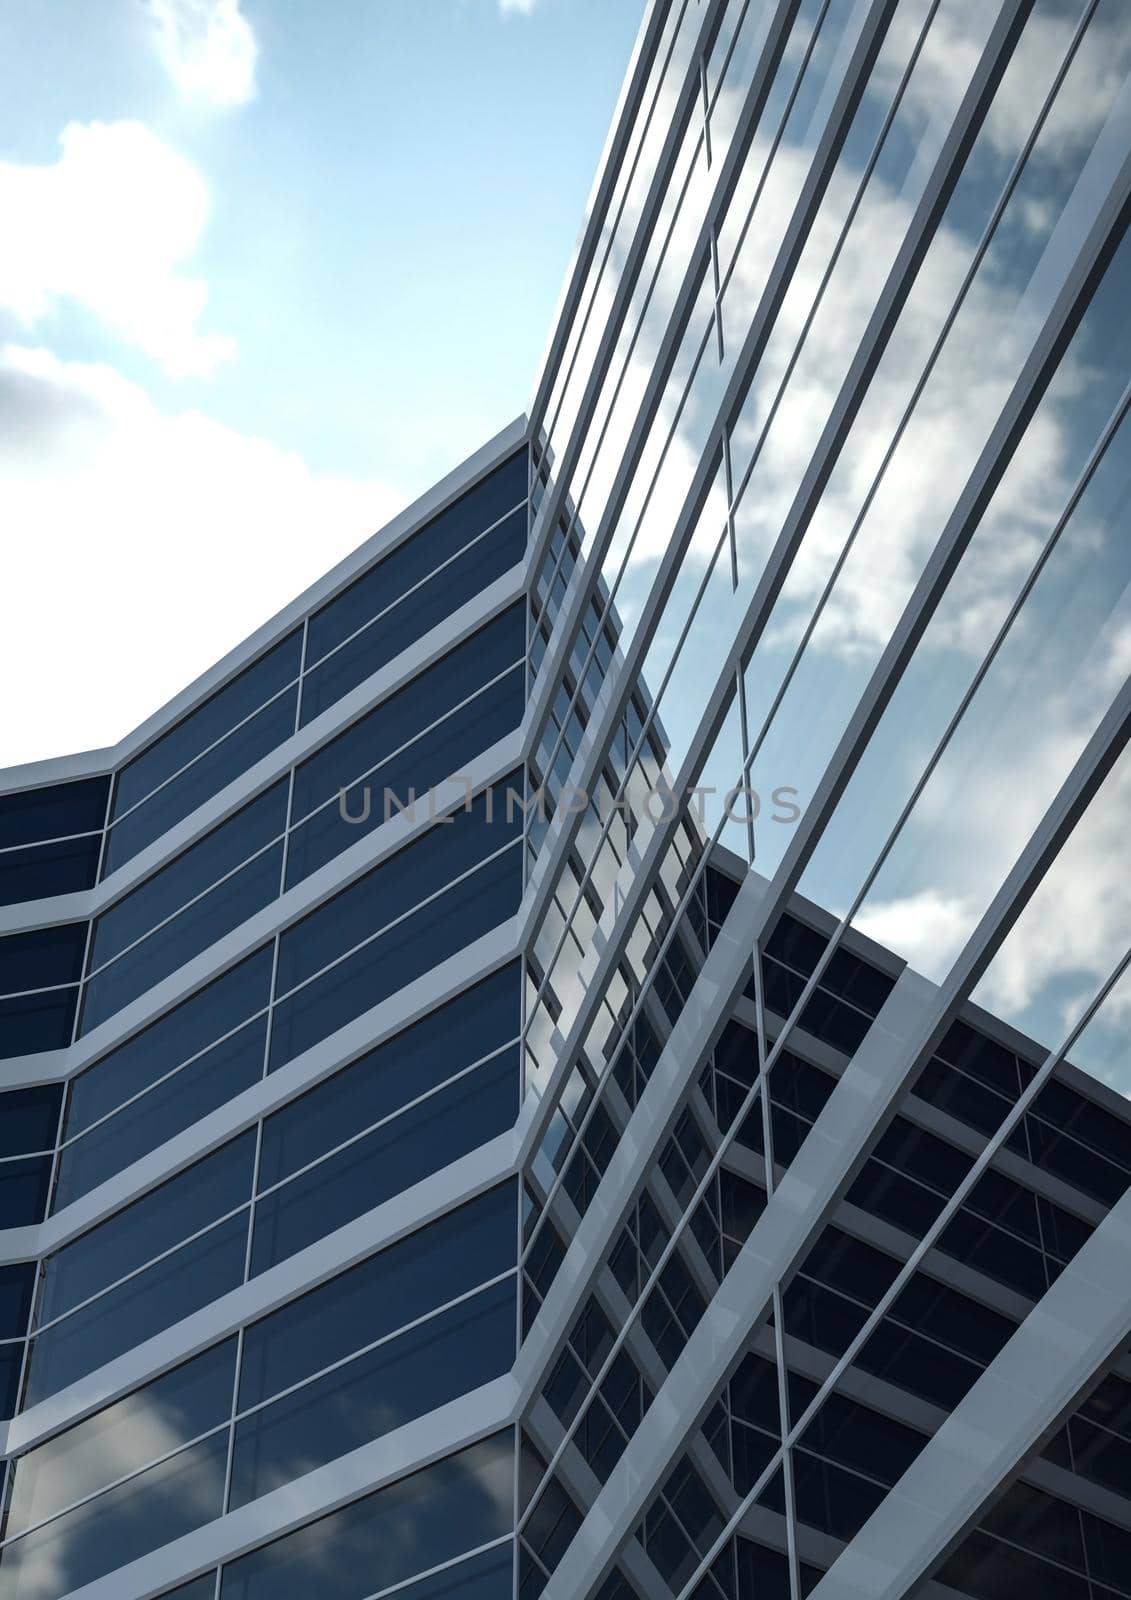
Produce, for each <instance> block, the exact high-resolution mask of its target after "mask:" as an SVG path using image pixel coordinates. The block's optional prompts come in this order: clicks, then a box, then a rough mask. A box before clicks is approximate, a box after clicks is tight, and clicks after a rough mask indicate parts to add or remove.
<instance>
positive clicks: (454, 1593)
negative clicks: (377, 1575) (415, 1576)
mask: <svg viewBox="0 0 1131 1600" xmlns="http://www.w3.org/2000/svg"><path fill="white" fill-rule="evenodd" d="M513 1559H514V1558H513V1556H512V1554H511V1546H510V1544H509V1542H508V1543H507V1544H505V1545H501V1546H500V1547H499V1548H498V1549H496V1550H484V1551H483V1552H482V1554H481V1555H477V1556H472V1557H471V1560H470V1561H461V1562H460V1563H459V1564H458V1566H454V1567H446V1568H445V1569H444V1571H443V1572H437V1573H435V1574H434V1575H433V1576H432V1577H431V1578H421V1580H420V1582H419V1583H413V1584H410V1585H409V1587H408V1588H407V1589H399V1590H398V1591H397V1600H511V1563H512V1561H513Z"/></svg>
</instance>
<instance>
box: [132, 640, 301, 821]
mask: <svg viewBox="0 0 1131 1600" xmlns="http://www.w3.org/2000/svg"><path fill="white" fill-rule="evenodd" d="M301 652H302V629H301V628H296V629H295V631H294V632H293V633H290V634H288V635H287V637H286V638H285V639H284V640H282V642H281V643H280V644H277V645H276V646H275V647H274V649H272V650H269V651H268V652H267V654H266V655H264V656H260V658H259V660H258V661H256V662H255V663H254V664H253V665H252V666H250V667H248V668H247V669H246V670H245V671H243V672H241V673H240V675H239V676H238V677H237V678H233V679H232V681H231V683H229V684H227V685H226V686H225V687H224V688H223V689H220V690H218V691H217V693H216V694H214V695H213V696H212V698H211V699H210V700H206V701H205V703H204V704H203V705H202V706H199V707H198V708H197V709H196V710H195V711H192V712H190V713H189V715H188V716H187V717H185V718H184V719H183V720H182V721H181V722H178V723H177V725H176V727H175V728H171V729H170V730H169V732H168V733H166V734H163V735H162V737H161V738H160V739H158V740H156V741H155V742H154V743H153V744H151V745H150V746H149V748H148V749H147V750H143V751H142V753H141V755H139V756H135V757H134V759H133V760H132V761H130V762H127V764H126V765H125V766H124V767H123V768H122V770H121V772H120V773H119V774H118V785H117V789H116V791H115V794H114V816H115V817H120V816H121V814H122V812H123V811H127V810H128V809H129V808H130V806H132V805H134V804H136V802H137V801H138V800H140V799H141V798H142V797H143V796H144V795H147V794H148V793H149V792H150V790H151V789H155V788H156V787H157V785H158V784H159V783H163V782H164V781H165V779H166V778H170V777H172V775H173V773H175V772H177V771H179V770H180V768H181V767H183V766H184V765H185V763H186V762H188V761H191V760H192V759H193V758H194V757H195V756H198V755H200V754H201V752H202V751H204V750H206V749H207V748H208V747H209V746H210V745H212V744H214V743H215V742H216V740H217V739H219V738H221V736H222V735H223V734H226V733H228V732H229V731H230V730H231V729H232V728H234V727H235V726H236V724H237V723H239V722H243V720H244V719H245V717H247V716H249V715H250V713H251V712H253V711H257V710H258V709H259V707H260V706H262V705H264V704H265V703H266V701H267V700H269V699H270V697H271V696H272V695H273V694H276V693H278V691H279V690H280V689H282V688H283V686H284V685H285V684H288V683H290V682H291V680H292V679H293V678H295V677H296V676H297V675H298V670H299V665H300V660H301ZM248 765H250V763H248ZM237 770H238V769H237Z"/></svg>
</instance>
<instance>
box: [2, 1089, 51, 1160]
mask: <svg viewBox="0 0 1131 1600" xmlns="http://www.w3.org/2000/svg"><path fill="white" fill-rule="evenodd" d="M62 1094H63V1086H62V1084H58V1083H51V1084H47V1085H46V1086H44V1087H43V1088H38V1089H13V1090H11V1091H10V1092H9V1093H8V1094H0V1156H16V1155H22V1154H23V1153H24V1152H25V1151H28V1152H30V1151H33V1150H48V1149H50V1148H51V1146H52V1145H53V1144H54V1143H55V1135H56V1132H57V1131H58V1127H59V1102H60V1099H61V1098H62Z"/></svg>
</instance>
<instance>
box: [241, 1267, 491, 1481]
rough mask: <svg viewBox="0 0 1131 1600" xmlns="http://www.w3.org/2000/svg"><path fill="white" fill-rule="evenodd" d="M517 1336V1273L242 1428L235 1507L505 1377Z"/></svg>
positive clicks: (259, 1413)
mask: <svg viewBox="0 0 1131 1600" xmlns="http://www.w3.org/2000/svg"><path fill="white" fill-rule="evenodd" d="M514 1337H515V1281H514V1279H513V1278H511V1279H509V1280H508V1281H507V1282H505V1283H500V1284H496V1285H495V1286H494V1287H493V1288H491V1289H487V1290H485V1291H484V1292H483V1293H482V1294H479V1295H476V1296H475V1297H474V1298H473V1299H472V1300H469V1301H467V1302H465V1303H464V1304H462V1305H459V1306H454V1307H452V1309H451V1310H450V1311H445V1312H442V1313H441V1314H440V1315H439V1316H437V1317H435V1318H434V1319H433V1320H432V1321H431V1322H427V1323H425V1324H424V1325H423V1326H421V1327H418V1328H413V1329H411V1330H409V1331H408V1332H406V1333H403V1334H400V1335H398V1336H397V1337H396V1338H394V1339H391V1340H389V1342H388V1343H387V1344H383V1345H380V1346H379V1347H378V1348H377V1349H376V1350H371V1351H369V1352H368V1353H367V1354H365V1355H361V1356H356V1357H355V1358H354V1359H353V1360H352V1361H349V1362H347V1363H346V1364H345V1365H344V1366H342V1367H337V1368H335V1370H334V1371H333V1372H329V1373H326V1374H325V1376H324V1377H321V1378H316V1379H315V1380H314V1381H313V1382H312V1383H309V1384H307V1385H306V1386H305V1387H304V1388H302V1389H299V1390H297V1391H296V1392H295V1393H293V1394H289V1395H285V1396H284V1397H283V1398H282V1399H280V1400H277V1401H275V1402H274V1403H273V1404H272V1405H269V1406H266V1407H265V1408H264V1409H263V1410H262V1411H257V1412H255V1413H254V1414H253V1415H252V1416H250V1417H248V1418H246V1419H245V1420H244V1421H242V1422H240V1423H238V1424H237V1426H236V1442H235V1453H234V1456H233V1461H232V1492H231V1502H230V1504H231V1506H232V1507H233V1508H234V1507H237V1506H241V1505H244V1504H246V1502H247V1501H249V1500H255V1499H258V1497H259V1496H260V1495H263V1494H269V1493H270V1492H271V1490H272V1489H277V1488H279V1487H280V1485H282V1484H284V1483H289V1482H290V1481H291V1480H292V1479H293V1478H296V1477H300V1476H301V1475H302V1474H303V1473H306V1472H311V1471H313V1470H314V1468H315V1467H319V1466H322V1465H323V1464H324V1463H325V1462H327V1461H332V1460H333V1459H334V1458H335V1457H336V1456H340V1455H345V1454H346V1452H347V1451H349V1450H355V1449H357V1448H358V1447H359V1446H360V1445H363V1444H367V1443H368V1442H369V1441H370V1440H372V1439H378V1438H380V1437H381V1436H382V1434H385V1433H389V1432H391V1430H392V1429H394V1428H398V1427H401V1426H402V1425H403V1424H404V1423H406V1422H411V1421H413V1420H414V1419H415V1418H417V1417H421V1416H424V1415H425V1413H427V1412H429V1411H433V1410H435V1408H436V1407H437V1406H441V1405H445V1404H446V1403H447V1402H448V1401H449V1400H454V1399H456V1398H457V1397H458V1396H459V1395H461V1394H467V1393H469V1392H470V1391H471V1390H472V1389H476V1388H478V1387H479V1386H480V1384H483V1383H487V1382H489V1381H490V1380H491V1379H492V1378H497V1377H500V1376H501V1375H502V1373H504V1372H507V1371H509V1370H510V1366H511V1362H512V1361H513V1360H514Z"/></svg>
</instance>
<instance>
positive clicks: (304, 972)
mask: <svg viewBox="0 0 1131 1600" xmlns="http://www.w3.org/2000/svg"><path fill="white" fill-rule="evenodd" d="M508 781H510V782H512V785H513V787H514V788H515V789H516V790H518V788H519V782H518V779H517V778H515V779H513V780H508ZM489 804H490V807H491V811H490V816H491V820H490V821H488V820H487V819H488V805H489ZM514 812H515V815H514V817H512V818H511V819H510V820H508V818H507V814H506V804H505V798H504V785H503V784H499V785H497V786H496V790H495V791H489V792H486V793H483V794H480V795H477V796H476V797H475V799H474V800H473V801H472V803H471V806H470V808H469V809H468V810H466V811H464V810H460V811H457V812H456V813H455V816H454V820H453V821H452V822H450V823H444V824H440V825H438V826H436V827H434V828H431V829H430V830H429V831H428V832H427V833H425V834H424V835H423V836H422V837H420V838H419V839H416V840H414V841H413V842H412V843H411V844H409V845H406V846H405V847H404V848H403V849H401V850H398V851H397V852H396V854H395V855H392V856H390V857H389V858H388V859H387V860H385V861H382V862H381V863H380V865H379V866H376V867H374V868H372V870H371V871H369V872H367V873H366V874H365V875H364V876H363V877H361V878H359V879H358V880H357V882H356V883H353V884H351V885H350V887H349V888H348V889H344V890H343V891H342V892H341V893H340V894H337V895H335V896H334V897H333V898H332V899H331V900H328V901H326V903H325V904H324V905H321V906H320V907H319V908H318V909H317V910H316V911H313V912H311V913H310V915H309V916H307V917H304V918H303V920H302V921H301V922H299V923H297V924H296V925H295V927H293V928H290V929H288V931H287V932H286V933H284V934H283V936H282V938H281V939H280V940H279V968H278V977H277V980H276V989H275V992H276V994H287V993H289V991H290V990H292V989H293V988H294V987H295V986H296V985H297V984H300V983H303V982H304V981H305V980H306V979H307V978H309V977H311V976H312V975H313V974H314V973H316V972H318V971H320V970H321V969H322V968H323V967H325V966H326V965H327V963H329V962H331V961H334V960H336V959H337V958H338V957H339V956H341V955H344V954H345V952H346V951H347V950H350V949H352V948H353V947H354V946H355V945H356V944H358V943H359V941H360V940H362V939H365V938H368V937H369V935H371V934H373V933H376V932H377V930H378V929H379V928H384V927H387V926H388V925H389V923H390V922H392V921H393V920H394V919H395V918H396V917H398V916H400V915H401V914H402V913H403V912H405V911H407V910H409V908H410V907H412V906H416V905H419V904H420V902H421V900H423V899H424V898H425V897H426V896H427V895H430V894H434V893H435V892H436V891H437V890H438V889H442V888H443V887H444V885H445V884H447V883H450V882H451V881H452V879H453V878H455V877H458V876H459V874H460V873H461V872H465V871H466V870H467V869H468V868H469V867H473V866H474V865H475V863H476V862H478V861H481V860H482V859H483V857H484V856H486V855H491V854H494V852H495V851H497V850H500V849H502V847H503V846H504V845H506V844H508V843H510V842H511V841H512V840H514V839H516V838H517V837H518V835H519V833H520V832H521V826H520V822H521V818H520V816H519V814H518V811H517V807H516V808H514Z"/></svg>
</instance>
